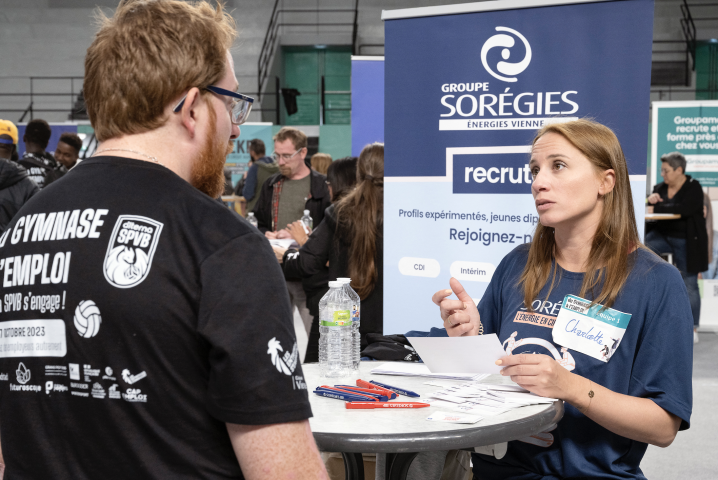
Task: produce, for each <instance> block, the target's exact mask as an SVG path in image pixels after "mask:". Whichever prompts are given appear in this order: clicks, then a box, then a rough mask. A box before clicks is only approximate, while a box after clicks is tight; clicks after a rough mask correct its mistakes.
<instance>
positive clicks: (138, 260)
mask: <svg viewBox="0 0 718 480" xmlns="http://www.w3.org/2000/svg"><path fill="white" fill-rule="evenodd" d="M162 227H163V224H161V223H160V222H157V221H155V220H152V219H151V218H147V217H140V216H137V215H120V216H119V218H118V219H117V223H115V228H114V229H113V230H112V236H111V237H110V243H109V245H108V246H107V254H106V255H105V264H104V270H105V278H106V279H107V281H108V282H109V283H110V284H111V285H113V286H115V287H117V288H132V287H134V286H136V285H139V284H140V283H142V281H143V280H144V279H145V278H147V275H148V274H149V273H150V267H151V266H152V257H153V256H154V254H155V249H156V248H157V243H158V242H159V239H160V233H162Z"/></svg>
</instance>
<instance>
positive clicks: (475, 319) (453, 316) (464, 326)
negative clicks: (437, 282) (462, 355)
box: [431, 277, 481, 337]
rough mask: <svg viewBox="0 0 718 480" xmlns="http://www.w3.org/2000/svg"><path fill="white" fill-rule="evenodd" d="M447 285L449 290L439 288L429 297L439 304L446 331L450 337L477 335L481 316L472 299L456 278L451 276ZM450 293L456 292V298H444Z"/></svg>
mask: <svg viewBox="0 0 718 480" xmlns="http://www.w3.org/2000/svg"><path fill="white" fill-rule="evenodd" d="M449 285H450V286H451V290H449V289H447V290H439V291H438V292H436V293H435V294H434V295H433V296H432V297H431V300H432V301H433V302H434V303H435V304H437V305H438V306H439V310H440V311H441V319H442V320H443V321H444V328H446V332H447V333H448V334H449V336H450V337H461V336H471V335H478V334H479V328H480V327H481V317H480V316H479V310H478V309H477V308H476V304H475V303H474V300H473V299H472V298H471V296H469V294H468V293H466V290H464V287H463V286H461V283H459V281H458V280H457V279H455V278H453V277H452V278H451V280H449ZM452 293H455V294H456V298H458V300H450V299H448V298H446V297H448V296H449V295H451V294H452Z"/></svg>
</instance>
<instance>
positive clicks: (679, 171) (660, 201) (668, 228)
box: [646, 152, 708, 343]
mask: <svg viewBox="0 0 718 480" xmlns="http://www.w3.org/2000/svg"><path fill="white" fill-rule="evenodd" d="M685 172H686V157H684V156H683V154H682V153H680V152H672V153H667V154H665V155H663V156H662V157H661V176H662V177H663V182H662V183H659V184H658V185H656V186H655V187H653V193H651V195H650V196H649V197H648V204H649V210H652V211H653V212H654V213H677V214H679V215H680V216H681V218H679V219H678V220H660V221H657V222H654V223H652V224H650V230H649V231H648V232H647V233H646V246H647V247H648V248H650V249H651V250H653V251H654V252H656V253H657V254H659V255H660V254H662V253H671V254H673V263H674V264H675V265H676V267H677V268H678V270H679V271H680V272H681V276H682V277H683V282H684V283H685V284H686V289H687V290H688V298H689V299H690V301H691V312H692V314H693V341H694V342H695V343H697V342H698V324H699V323H700V315H701V295H700V292H699V290H698V274H699V273H700V272H704V271H706V270H708V232H707V230H706V219H705V217H704V214H703V189H702V188H701V184H700V183H699V182H698V181H697V180H696V179H694V178H691V176H690V175H686V174H685Z"/></svg>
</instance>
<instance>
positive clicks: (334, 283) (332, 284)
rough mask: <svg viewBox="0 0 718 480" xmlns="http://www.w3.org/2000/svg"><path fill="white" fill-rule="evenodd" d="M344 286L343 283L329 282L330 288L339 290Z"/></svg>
mask: <svg viewBox="0 0 718 480" xmlns="http://www.w3.org/2000/svg"><path fill="white" fill-rule="evenodd" d="M342 285H344V284H343V283H342V282H335V281H332V282H329V288H339V287H341V286H342Z"/></svg>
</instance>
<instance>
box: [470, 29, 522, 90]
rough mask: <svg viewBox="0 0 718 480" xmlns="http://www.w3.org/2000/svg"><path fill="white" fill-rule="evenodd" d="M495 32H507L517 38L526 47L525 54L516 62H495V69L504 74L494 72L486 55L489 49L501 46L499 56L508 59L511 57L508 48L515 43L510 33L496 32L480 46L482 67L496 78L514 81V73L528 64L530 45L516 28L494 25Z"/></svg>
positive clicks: (516, 73) (518, 72) (519, 71)
mask: <svg viewBox="0 0 718 480" xmlns="http://www.w3.org/2000/svg"><path fill="white" fill-rule="evenodd" d="M496 31H497V32H509V33H511V34H513V35H514V36H516V37H517V38H519V39H520V40H521V41H522V42H523V44H524V48H525V49H526V54H525V55H524V58H523V59H522V60H521V61H520V62H517V63H510V62H498V63H497V64H496V70H498V72H499V73H501V74H503V75H506V76H502V75H499V73H496V72H495V71H494V70H493V69H492V68H491V67H490V66H489V63H488V60H487V56H488V54H489V51H490V50H491V49H492V48H496V47H503V50H501V58H503V59H504V60H508V59H509V58H510V57H511V50H510V48H511V47H513V46H514V45H515V44H516V40H514V37H512V36H511V35H506V34H504V33H499V34H496V35H494V36H492V37H490V38H489V39H488V40H486V42H484V46H483V47H481V63H482V64H483V65H484V68H485V69H486V71H487V72H489V73H490V74H491V75H492V76H493V77H494V78H498V79H499V80H501V81H504V82H515V81H516V75H518V74H520V73H521V72H523V71H524V70H526V68H527V67H528V66H529V63H531V45H529V42H528V40H526V37H524V36H523V35H521V34H520V33H519V32H517V31H516V30H513V29H511V28H508V27H496Z"/></svg>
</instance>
